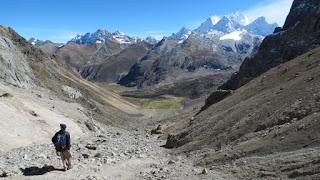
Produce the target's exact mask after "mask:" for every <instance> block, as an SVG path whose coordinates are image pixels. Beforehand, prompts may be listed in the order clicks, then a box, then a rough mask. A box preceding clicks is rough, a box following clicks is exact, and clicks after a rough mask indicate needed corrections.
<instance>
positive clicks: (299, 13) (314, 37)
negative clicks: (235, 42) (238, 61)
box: [221, 0, 320, 89]
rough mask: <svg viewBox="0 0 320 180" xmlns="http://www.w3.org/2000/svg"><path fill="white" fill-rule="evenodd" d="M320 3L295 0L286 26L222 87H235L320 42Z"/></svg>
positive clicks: (277, 30)
mask: <svg viewBox="0 0 320 180" xmlns="http://www.w3.org/2000/svg"><path fill="white" fill-rule="evenodd" d="M319 8H320V2H319V1H316V0H296V1H294V3H293V5H292V8H291V10H290V13H289V15H288V17H287V19H286V22H285V24H284V26H283V28H277V29H276V30H275V32H274V33H273V34H272V35H270V36H267V37H266V38H265V39H264V40H263V42H262V44H261V46H260V48H259V51H258V53H256V54H255V55H254V56H252V57H248V58H247V59H245V61H244V62H243V64H242V65H241V67H240V70H239V72H237V73H236V74H234V75H233V77H232V78H231V79H230V80H229V81H228V82H227V83H226V84H225V85H224V86H222V87H221V88H222V89H236V88H238V87H240V86H242V85H244V84H246V83H247V82H248V81H250V80H252V79H253V78H255V77H257V76H259V75H261V74H262V73H264V72H266V71H267V70H269V69H270V68H272V67H275V66H277V65H279V64H281V63H284V62H286V61H289V60H291V59H293V58H295V57H297V56H298V55H301V54H303V53H305V52H307V51H309V50H311V49H313V48H316V47H318V46H319V45H320V39H319V35H320V25H319V19H320V11H319Z"/></svg>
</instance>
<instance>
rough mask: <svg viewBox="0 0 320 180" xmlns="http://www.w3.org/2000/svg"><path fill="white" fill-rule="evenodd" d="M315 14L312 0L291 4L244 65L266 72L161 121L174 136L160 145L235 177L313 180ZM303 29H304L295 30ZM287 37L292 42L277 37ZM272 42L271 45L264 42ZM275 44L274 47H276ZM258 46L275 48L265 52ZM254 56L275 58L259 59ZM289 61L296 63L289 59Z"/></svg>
mask: <svg viewBox="0 0 320 180" xmlns="http://www.w3.org/2000/svg"><path fill="white" fill-rule="evenodd" d="M319 8H320V5H319V2H318V1H304V0H295V1H294V3H293V5H292V9H291V12H290V15H289V16H288V18H287V20H286V24H285V26H284V28H283V29H284V30H282V31H280V32H278V33H279V34H277V33H276V34H275V35H272V36H270V37H267V38H266V39H265V40H264V42H263V44H262V46H261V47H260V50H259V52H258V53H257V56H254V58H253V59H250V58H249V59H247V60H246V62H251V63H256V64H255V66H250V70H251V71H252V72H261V70H262V69H263V70H265V71H266V72H264V73H262V72H261V73H262V74H261V75H260V76H258V75H257V74H256V76H258V77H256V78H253V77H251V78H252V80H251V81H249V82H248V83H246V84H244V85H243V86H241V87H240V88H238V89H237V90H235V91H224V93H222V92H220V93H217V92H216V93H215V94H214V95H212V96H210V98H209V99H208V100H207V101H206V103H207V104H206V106H205V108H203V109H202V111H201V112H199V113H198V114H197V115H195V116H193V117H191V116H190V117H189V118H188V119H187V118H184V119H182V120H180V121H179V120H177V121H175V122H174V123H168V124H170V127H169V128H168V129H167V130H168V132H169V133H174V135H169V136H168V140H167V143H166V147H167V148H177V149H175V150H177V151H179V152H190V154H193V153H195V152H199V151H201V152H204V151H205V153H204V154H203V156H202V158H200V159H199V160H198V163H199V164H202V165H207V166H209V167H211V168H212V169H224V168H226V167H227V168H228V169H229V170H228V171H225V172H226V173H229V174H234V175H235V176H236V177H238V178H245V179H289V178H296V179H319V177H320V172H319V170H318V169H319V167H320V163H319V162H320V161H319V160H320V156H319V154H320V153H319V152H320V149H319V146H320V141H319V137H320V134H319V131H318V130H317V129H318V128H319V112H320V106H319V91H318V89H319V88H320V83H319V82H320V81H319V79H318V78H319V77H320V74H319V72H320V60H319V57H320V49H319V48H316V49H313V50H309V51H308V50H307V49H312V48H313V47H316V46H317V42H318V40H319V36H317V37H316V36H315V35H316V34H317V26H316V23H315V22H316V21H314V20H313V19H312V17H317V16H315V15H316V14H315V13H316V12H319V11H318V10H315V9H319ZM311 14H312V15H311ZM309 15H310V16H309ZM292 19H295V22H292ZM309 21H310V22H309ZM289 24H290V26H289ZM300 24H301V25H302V26H300ZM305 26H308V27H309V28H308V30H307V29H305V30H304V31H302V30H299V28H298V27H300V28H302V29H303V27H304V28H306V27H305ZM311 27H312V28H311ZM295 28H297V29H295ZM293 29H295V31H294V30H293ZM295 32H300V34H299V36H298V34H295ZM305 32H309V33H305ZM287 33H291V35H295V36H293V37H292V38H284V39H282V38H280V37H282V36H284V37H287V35H289V34H287ZM276 37H277V38H276ZM299 37H303V38H305V40H304V39H302V38H301V39H300V38H299ZM273 38H275V39H276V40H277V43H273V44H270V45H269V44H267V42H268V41H269V40H270V39H273ZM275 39H273V40H275ZM298 40H299V43H298V42H296V41H298ZM307 40H309V41H307ZM269 42H270V41H269ZM271 42H273V41H271ZM280 42H281V43H282V45H283V46H281V47H279V46H277V44H280V45H281V43H280ZM266 46H267V47H274V48H276V49H273V50H272V51H268V52H267V51H265V50H264V48H265V47H266ZM277 48H279V50H285V49H286V50H287V51H285V52H286V53H283V54H282V55H283V56H280V57H282V58H283V59H280V58H278V59H277V58H276V57H277V56H275V57H274V56H273V55H275V54H278V51H276V50H277ZM298 48H299V49H300V48H301V51H307V52H306V53H304V54H303V55H300V56H298V55H297V54H299V53H302V52H301V51H298ZM293 50H297V51H293ZM262 52H264V54H261V53H262ZM259 54H260V56H261V57H269V58H271V57H274V58H275V59H273V60H274V61H271V60H272V59H261V60H260V59H258V58H257V57H258V55H259ZM278 55H279V54H278ZM293 55H294V56H297V57H296V58H294V59H292V60H290V61H289V59H290V58H292V56H293ZM253 60H256V61H257V62H253ZM263 60H265V61H267V60H270V61H268V63H271V64H268V65H270V66H269V68H271V67H273V68H271V69H269V70H267V69H264V68H262V67H261V66H260V65H261V63H262V65H263V63H264V61H263ZM284 61H287V62H284ZM272 62H275V63H274V64H272ZM279 62H282V64H280V65H278V66H276V64H277V63H279ZM243 66H244V65H242V67H243ZM240 73H241V70H240ZM240 73H239V74H240ZM240 77H241V76H240ZM217 164H219V165H217Z"/></svg>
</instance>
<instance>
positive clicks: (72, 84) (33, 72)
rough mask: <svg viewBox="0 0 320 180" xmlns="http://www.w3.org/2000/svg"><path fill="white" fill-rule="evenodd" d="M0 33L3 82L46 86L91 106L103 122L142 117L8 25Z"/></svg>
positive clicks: (114, 95) (117, 121)
mask: <svg viewBox="0 0 320 180" xmlns="http://www.w3.org/2000/svg"><path fill="white" fill-rule="evenodd" d="M0 36H1V42H2V43H1V46H2V47H3V48H1V50H2V51H1V54H0V55H1V56H0V57H1V61H0V63H1V65H0V67H2V68H3V70H2V71H1V72H2V73H0V77H1V80H2V81H3V82H5V83H9V84H11V85H14V86H18V87H22V88H27V89H30V90H32V89H34V88H37V87H40V88H43V89H47V90H49V91H50V92H51V94H53V95H55V96H57V97H59V98H61V99H64V100H67V101H75V102H78V103H80V104H82V105H83V106H85V107H90V108H91V109H94V111H93V112H92V113H93V115H97V116H96V117H95V118H96V119H97V120H101V121H103V122H105V123H111V124H118V125H119V124H123V122H125V121H126V120H127V119H128V118H129V114H130V116H132V115H133V114H135V115H139V116H142V114H140V112H138V110H137V106H136V105H134V104H132V103H129V102H127V101H125V100H124V99H122V98H121V97H120V96H119V95H118V94H116V93H113V92H111V91H109V90H108V89H104V88H101V87H99V86H97V85H95V84H93V83H90V82H88V81H85V80H83V79H82V78H81V77H78V76H76V75H74V74H73V73H71V72H69V71H67V70H66V69H65V68H63V67H61V66H60V65H59V64H58V63H57V59H56V58H55V57H54V56H53V55H51V54H48V53H45V52H43V51H42V50H40V49H39V48H36V47H34V46H33V45H32V44H31V43H29V42H28V41H27V40H25V39H24V38H22V37H21V36H19V35H18V34H17V33H16V32H15V31H14V30H12V29H11V28H7V27H3V26H1V28H0ZM102 109H103V111H101V110H102ZM106 117H107V118H106ZM125 124H126V125H128V123H125Z"/></svg>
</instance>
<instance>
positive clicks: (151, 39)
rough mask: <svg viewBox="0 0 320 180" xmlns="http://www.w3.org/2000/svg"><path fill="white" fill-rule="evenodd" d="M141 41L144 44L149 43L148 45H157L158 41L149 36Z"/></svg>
mask: <svg viewBox="0 0 320 180" xmlns="http://www.w3.org/2000/svg"><path fill="white" fill-rule="evenodd" d="M143 41H145V42H146V43H149V44H157V43H158V40H157V39H155V38H153V37H151V36H148V37H146V38H145V39H144V40H143Z"/></svg>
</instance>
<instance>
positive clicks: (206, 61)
mask: <svg viewBox="0 0 320 180" xmlns="http://www.w3.org/2000/svg"><path fill="white" fill-rule="evenodd" d="M239 34H241V32H240V33H239ZM240 36H241V38H242V41H234V40H231V39H228V38H225V39H224V38H222V39H220V38H221V37H223V35H217V34H214V35H199V34H196V33H193V34H191V35H190V36H189V37H188V38H187V39H186V40H185V41H183V43H179V42H180V41H181V40H178V41H177V40H176V36H173V37H169V38H165V39H163V40H162V41H161V42H159V43H158V44H157V45H156V46H155V47H154V48H153V49H152V50H150V51H149V52H148V53H147V54H146V55H145V56H144V57H143V58H142V59H141V60H140V61H139V62H138V63H136V64H135V65H134V66H133V67H132V68H131V70H130V72H129V73H128V74H127V75H126V76H125V77H123V78H122V79H121V80H120V81H119V83H120V84H121V85H125V86H138V87H146V86H152V85H155V84H159V83H168V82H174V81H179V80H182V79H184V78H190V77H200V76H204V75H212V74H217V73H224V72H227V71H230V70H236V69H237V68H238V66H239V65H240V63H241V62H242V58H243V57H245V56H247V55H249V54H250V53H252V52H254V51H255V50H256V49H257V47H258V46H259V44H260V42H261V40H262V38H261V37H260V36H251V35H248V34H247V33H243V34H241V35H240Z"/></svg>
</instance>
